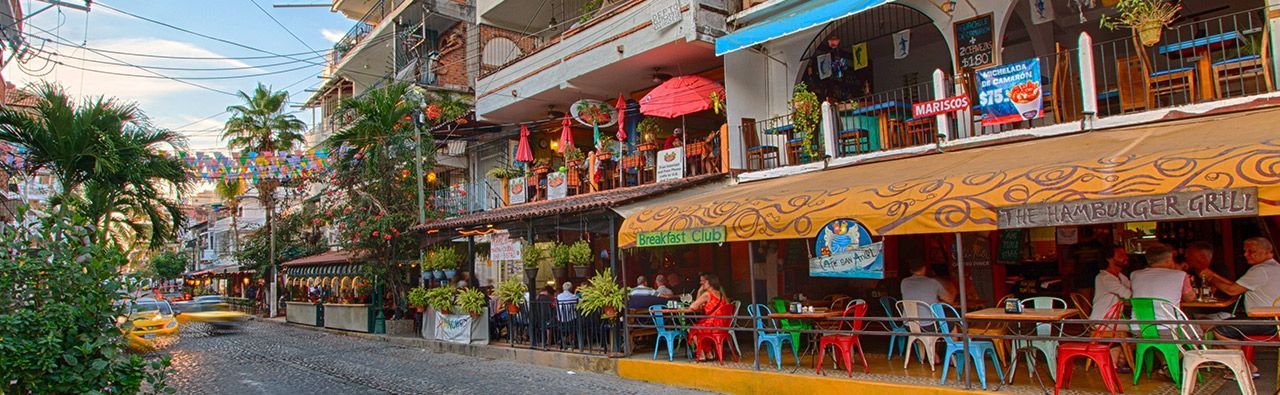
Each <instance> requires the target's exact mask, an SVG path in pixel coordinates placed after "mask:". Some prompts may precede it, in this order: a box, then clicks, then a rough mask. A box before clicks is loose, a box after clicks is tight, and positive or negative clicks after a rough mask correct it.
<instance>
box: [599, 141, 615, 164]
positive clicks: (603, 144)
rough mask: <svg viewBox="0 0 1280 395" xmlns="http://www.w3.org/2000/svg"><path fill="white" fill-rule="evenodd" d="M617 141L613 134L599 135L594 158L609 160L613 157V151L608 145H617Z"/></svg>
mask: <svg viewBox="0 0 1280 395" xmlns="http://www.w3.org/2000/svg"><path fill="white" fill-rule="evenodd" d="M617 144H618V141H617V140H614V139H613V136H600V145H597V146H596V158H597V159H600V160H609V159H610V158H613V151H610V147H613V146H614V145H617Z"/></svg>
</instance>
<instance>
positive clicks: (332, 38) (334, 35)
mask: <svg viewBox="0 0 1280 395" xmlns="http://www.w3.org/2000/svg"><path fill="white" fill-rule="evenodd" d="M320 35H321V36H324V39H325V40H329V42H332V43H336V42H338V40H341V39H342V36H345V35H346V33H343V32H340V31H337V30H333V29H320Z"/></svg>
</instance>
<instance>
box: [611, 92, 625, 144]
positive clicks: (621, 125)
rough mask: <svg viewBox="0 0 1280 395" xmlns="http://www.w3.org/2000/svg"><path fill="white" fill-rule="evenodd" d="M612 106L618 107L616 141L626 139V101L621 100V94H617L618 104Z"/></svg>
mask: <svg viewBox="0 0 1280 395" xmlns="http://www.w3.org/2000/svg"><path fill="white" fill-rule="evenodd" d="M613 108H616V109H618V141H619V142H622V141H627V101H626V100H622V94H621V93H619V94H618V104H616V105H614V106H613Z"/></svg>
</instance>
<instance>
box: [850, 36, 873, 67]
mask: <svg viewBox="0 0 1280 395" xmlns="http://www.w3.org/2000/svg"><path fill="white" fill-rule="evenodd" d="M851 50H852V51H853V59H852V62H851V63H852V66H853V70H854V71H858V70H862V69H865V68H867V66H870V65H871V57H870V56H867V43H866V42H860V43H857V44H853V47H852V48H851Z"/></svg>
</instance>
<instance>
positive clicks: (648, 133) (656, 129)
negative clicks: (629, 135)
mask: <svg viewBox="0 0 1280 395" xmlns="http://www.w3.org/2000/svg"><path fill="white" fill-rule="evenodd" d="M636 131H637V132H640V135H641V136H642V137H641V138H642V139H644V141H645V142H646V143H651V142H653V141H652V140H653V136H657V135H658V134H659V133H660V132H662V126H659V125H658V120H657V119H655V118H653V117H648V118H645V119H644V120H643V121H640V123H639V124H637V125H636Z"/></svg>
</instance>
